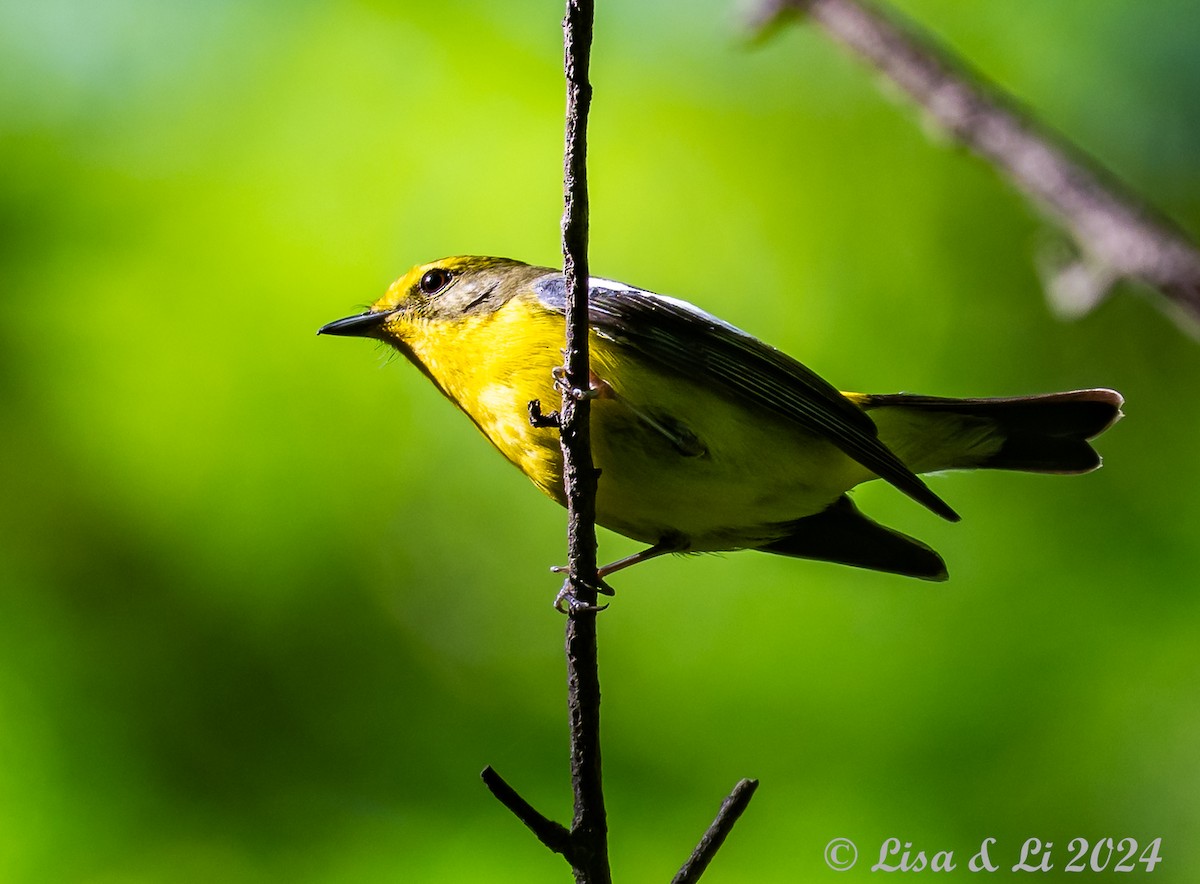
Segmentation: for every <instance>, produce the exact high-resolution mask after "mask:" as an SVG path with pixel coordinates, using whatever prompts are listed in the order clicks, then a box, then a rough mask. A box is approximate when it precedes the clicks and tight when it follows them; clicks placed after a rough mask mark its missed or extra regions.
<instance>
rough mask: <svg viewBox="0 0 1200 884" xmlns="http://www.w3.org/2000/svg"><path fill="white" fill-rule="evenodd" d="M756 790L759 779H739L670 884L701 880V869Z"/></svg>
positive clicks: (683, 883) (720, 843)
mask: <svg viewBox="0 0 1200 884" xmlns="http://www.w3.org/2000/svg"><path fill="white" fill-rule="evenodd" d="M757 788H758V780H740V781H739V782H738V784H737V785H736V786H734V787H733V791H732V792H730V793H729V797H728V798H726V799H725V800H724V801H722V802H721V809H720V810H718V811H717V816H716V819H714V820H713V821H712V825H711V826H709V827H708V831H707V832H705V833H704V836H703V837H702V838H701V839H700V843H699V844H697V845H696V849H695V850H693V851H692V855H691V856H690V857H688V861H687V862H685V863H684V864H683V868H681V869H680V870H679V874H677V875H676V876H675V877H674V878H672V879H671V884H694V882H696V881H699V880H700V876H701V875H703V874H704V870H705V869H707V868H708V864H709V863H710V862H712V858H713V857H714V856H716V853H717V851H718V850H720V849H721V845H722V844H724V843H725V838H726V837H727V836H728V835H729V832H730V830H731V829H732V828H733V824H734V823H736V822H737V821H738V817H740V816H741V815H742V811H744V810H745V809H746V805H748V804H749V803H750V799H751V798H753V797H754V790H755V789H757Z"/></svg>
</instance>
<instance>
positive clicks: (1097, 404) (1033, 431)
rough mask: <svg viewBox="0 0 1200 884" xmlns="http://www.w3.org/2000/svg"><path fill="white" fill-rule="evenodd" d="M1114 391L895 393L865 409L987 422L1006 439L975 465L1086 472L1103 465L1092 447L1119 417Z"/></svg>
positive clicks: (1118, 400)
mask: <svg viewBox="0 0 1200 884" xmlns="http://www.w3.org/2000/svg"><path fill="white" fill-rule="evenodd" d="M1122 404H1124V399H1122V397H1121V394H1120V393H1118V392H1116V391H1115V390H1106V389H1096V390H1072V391H1070V392H1067V393H1047V394H1044V395H1040V396H1018V397H1013V398H1009V399H943V398H939V397H936V396H910V395H908V394H906V393H894V394H888V395H882V396H870V397H868V399H867V401H866V402H865V403H864V406H865V407H866V408H877V407H883V406H900V407H904V408H911V409H915V410H917V411H928V412H943V413H950V414H954V415H963V416H965V417H969V418H977V419H981V420H985V421H989V422H991V423H992V424H994V425H995V427H996V429H995V432H996V434H997V435H998V436H1000V437H1001V438H1002V439H1003V442H1002V444H1001V446H1000V448H999V450H997V451H995V452H994V453H992V454H990V455H988V456H987V457H986V458H984V459H982V460H979V461H977V462H976V463H974V464H972V465H973V466H979V467H990V468H992V469H1000V470H1025V471H1028V472H1034V473H1086V472H1089V471H1090V470H1094V469H1096V467H1098V466H1100V455H1099V454H1097V453H1096V451H1095V449H1093V448H1092V446H1091V445H1089V444H1088V440H1089V439H1093V438H1095V437H1096V436H1098V435H1100V434H1101V433H1103V432H1104V431H1105V430H1107V429H1108V428H1109V427H1110V426H1112V425H1113V424H1114V423H1116V421H1117V420H1119V419H1120V417H1121V405H1122Z"/></svg>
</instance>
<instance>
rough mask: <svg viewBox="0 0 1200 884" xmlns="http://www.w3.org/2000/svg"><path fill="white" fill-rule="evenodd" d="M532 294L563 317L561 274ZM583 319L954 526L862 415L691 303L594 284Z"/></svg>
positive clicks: (803, 371)
mask: <svg viewBox="0 0 1200 884" xmlns="http://www.w3.org/2000/svg"><path fill="white" fill-rule="evenodd" d="M534 291H535V292H536V293H537V295H538V298H539V299H540V300H541V302H542V303H543V304H545V305H546V306H547V307H549V308H550V309H552V310H554V311H556V312H558V313H563V312H564V311H565V292H564V283H563V278H562V276H561V275H558V274H555V275H553V276H545V277H542V278H541V279H539V280H537V281H535V282H534ZM588 318H589V320H590V322H591V325H592V328H594V329H595V330H596V332H597V333H598V334H600V335H602V336H603V337H605V338H608V339H609V340H611V341H614V342H616V343H618V344H621V345H624V346H629V347H632V348H633V349H635V350H637V352H638V353H640V354H641V355H642V356H644V357H645V358H647V359H651V360H653V361H654V362H657V363H658V364H659V365H660V366H662V367H663V368H664V369H666V370H668V371H671V372H674V373H676V374H681V375H683V376H685V377H688V378H691V379H692V380H695V381H697V382H699V383H702V384H705V385H711V386H713V387H717V388H720V389H723V390H725V392H726V393H728V394H729V395H730V396H733V397H735V398H737V399H741V400H743V401H745V402H748V403H753V404H756V405H759V406H762V407H764V408H768V409H770V410H771V411H773V412H775V413H776V414H778V415H780V416H781V417H784V418H786V419H788V420H792V421H795V422H796V423H797V424H799V425H800V426H802V427H804V428H805V429H806V430H808V431H810V432H813V433H816V434H818V435H820V436H823V437H824V438H826V439H828V440H829V441H830V442H832V443H833V444H834V445H836V446H837V447H838V448H840V449H841V450H842V451H843V452H845V453H846V454H847V455H848V456H850V457H852V458H854V460H856V461H858V462H859V463H860V464H862V465H863V466H864V467H866V468H867V469H869V470H871V472H873V473H875V474H876V475H878V476H879V477H880V478H882V479H886V480H887V481H888V482H890V483H892V484H893V485H895V486H896V487H897V488H899V489H900V490H901V491H903V492H904V493H905V494H907V495H909V496H910V497H912V498H913V499H914V500H917V501H919V502H920V503H922V504H924V505H925V506H927V507H929V509H931V510H933V511H934V512H935V513H937V514H938V515H940V516H942V517H944V518H946V519H950V520H951V521H958V518H959V516H958V514H957V513H955V512H954V510H952V509H951V508H950V507H949V506H948V505H947V504H946V503H945V501H943V500H942V499H941V498H940V497H938V496H937V495H936V494H934V493H933V492H932V491H930V490H929V487H928V486H927V485H926V484H925V483H924V482H922V481H921V479H920V478H919V477H918V476H917V475H916V474H915V473H914V472H913V471H912V470H910V469H909V468H908V467H907V466H905V465H904V462H903V461H901V460H900V458H898V457H897V456H896V455H895V454H893V453H892V451H891V450H890V449H889V448H888V447H887V446H885V445H884V444H883V443H882V442H880V441H879V437H878V435H877V431H876V428H875V424H874V422H873V421H872V420H871V418H870V417H868V416H867V414H866V412H864V411H863V410H862V409H860V408H859V407H858V406H856V405H855V404H854V403H853V402H851V401H850V400H849V399H847V398H846V397H845V396H843V395H842V394H841V393H839V392H838V391H837V389H835V388H834V387H833V386H831V385H830V384H829V383H828V382H827V381H825V380H823V379H822V378H821V377H820V376H818V375H817V374H815V373H813V372H812V371H810V370H809V369H808V368H805V367H804V366H803V365H801V364H800V363H799V362H797V361H796V360H795V359H792V358H791V357H790V356H788V355H787V354H786V353H782V352H780V351H779V350H776V349H775V348H774V347H770V346H768V345H766V344H764V343H763V342H762V341H760V340H758V339H757V338H755V337H753V336H751V335H748V334H746V333H745V332H743V331H741V330H739V329H737V328H734V327H733V326H732V325H729V324H728V323H726V322H722V321H721V320H719V319H717V318H716V317H714V316H710V315H709V314H707V313H705V312H704V311H702V310H700V309H698V308H696V307H693V306H692V305H691V304H687V303H685V302H683V301H677V300H675V299H674V298H666V297H663V296H661V295H655V294H651V293H650V292H644V291H642V290H640V289H635V288H632V287H628V286H623V285H621V284H620V283H615V282H609V281H607V280H601V279H592V280H591V288H590V297H589V310H588Z"/></svg>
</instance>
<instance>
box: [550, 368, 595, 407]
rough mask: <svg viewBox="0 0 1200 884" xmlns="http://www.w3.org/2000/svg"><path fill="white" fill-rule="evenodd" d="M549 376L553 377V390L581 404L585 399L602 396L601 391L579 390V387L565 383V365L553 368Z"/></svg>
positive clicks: (592, 388) (592, 389) (591, 389)
mask: <svg viewBox="0 0 1200 884" xmlns="http://www.w3.org/2000/svg"><path fill="white" fill-rule="evenodd" d="M550 374H551V375H553V376H554V389H556V390H557V391H558V392H559V393H562V394H563V395H565V396H570V397H571V398H572V399H574V400H575V401H576V402H583V401H584V400H586V399H599V398H600V396H601V395H602V392H603V391H602V390H599V389H597V388H596V387H591V388H590V389H587V390H581V389H580V388H579V387H573V386H571V385H570V384H569V383H567V367H566V366H565V365H556V366H554V368H553V369H552V370H551V372H550Z"/></svg>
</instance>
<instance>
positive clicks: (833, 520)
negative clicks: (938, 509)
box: [759, 494, 948, 580]
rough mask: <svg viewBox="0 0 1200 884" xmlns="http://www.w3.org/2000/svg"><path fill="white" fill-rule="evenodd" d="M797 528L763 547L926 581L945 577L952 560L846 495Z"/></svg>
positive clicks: (798, 522)
mask: <svg viewBox="0 0 1200 884" xmlns="http://www.w3.org/2000/svg"><path fill="white" fill-rule="evenodd" d="M791 528H792V533H791V534H789V535H788V536H787V537H784V538H782V539H781V540H776V541H775V542H774V543H771V544H769V545H767V546H763V547H759V549H761V550H762V551H763V552H770V553H777V554H778V555H782V556H794V557H796V558H800V559H817V560H819V561H823V562H837V563H838V564H841V565H854V566H855V567H858V568H869V569H870V570H872V571H887V572H889V573H891V574H902V575H904V576H906V577H920V578H921V579H922V580H945V579H946V577H947V576H948V575H947V574H946V563H945V562H943V561H942V557H941V556H939V555H938V554H937V553H936V552H934V551H933V550H932V549H931V548H929V547H928V546H926V545H925V544H924V543H922V542H921V541H919V540H917V539H915V538H912V537H909V536H908V535H907V534H901V533H900V532H899V531H893V530H892V529H891V528H885V527H884V526H883V525H880V524H879V523H878V522H874V521H872V520H871V519H868V518H867V517H866V516H864V515H863V514H862V513H861V512H859V510H858V507H856V506H855V505H854V504H853V503H852V502H851V501H850V498H849V497H847V496H846V495H844V494H843V495H842V496H841V497H840V498H838V500H837V501H836V502H835V503H834V504H833V506H831V507H829V509H827V510H825V511H823V512H820V513H817V514H816V515H815V516H807V517H805V518H803V519H797V520H796V521H795V522H793V523H792V524H791Z"/></svg>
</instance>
